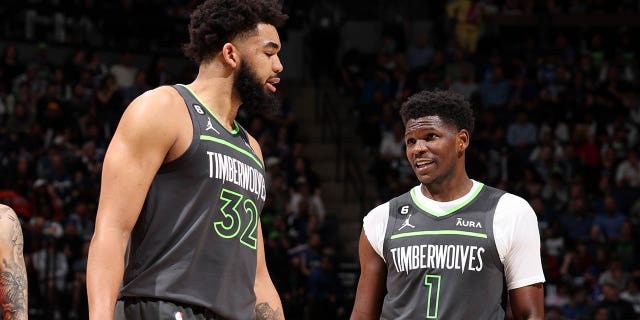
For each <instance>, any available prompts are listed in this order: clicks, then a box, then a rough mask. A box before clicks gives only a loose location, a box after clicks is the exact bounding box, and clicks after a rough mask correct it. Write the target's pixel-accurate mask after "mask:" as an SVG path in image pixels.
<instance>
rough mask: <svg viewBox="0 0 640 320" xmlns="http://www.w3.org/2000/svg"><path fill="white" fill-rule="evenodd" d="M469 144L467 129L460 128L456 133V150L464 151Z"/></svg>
mask: <svg viewBox="0 0 640 320" xmlns="http://www.w3.org/2000/svg"><path fill="white" fill-rule="evenodd" d="M468 146H469V131H467V130H466V129H462V130H460V131H458V134H456V150H457V151H458V152H464V150H466V149H467V147H468Z"/></svg>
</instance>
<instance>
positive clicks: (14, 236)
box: [0, 205, 28, 320]
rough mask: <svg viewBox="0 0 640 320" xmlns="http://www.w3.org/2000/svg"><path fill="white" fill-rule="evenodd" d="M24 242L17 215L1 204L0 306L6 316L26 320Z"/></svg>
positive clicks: (5, 317) (8, 319)
mask: <svg viewBox="0 0 640 320" xmlns="http://www.w3.org/2000/svg"><path fill="white" fill-rule="evenodd" d="M23 246H24V242H23V238H22V229H21V228H20V221H19V220H18V217H17V216H16V214H15V212H13V210H11V208H9V207H7V206H4V205H0V306H2V318H3V319H5V320H10V319H11V320H26V319H27V315H28V312H27V311H28V310H27V270H26V268H25V266H24V257H23V255H22V249H23Z"/></svg>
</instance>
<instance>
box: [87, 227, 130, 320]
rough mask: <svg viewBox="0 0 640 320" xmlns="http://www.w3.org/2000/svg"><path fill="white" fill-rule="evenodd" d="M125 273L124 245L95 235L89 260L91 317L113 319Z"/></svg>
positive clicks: (88, 288)
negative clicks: (115, 243)
mask: <svg viewBox="0 0 640 320" xmlns="http://www.w3.org/2000/svg"><path fill="white" fill-rule="evenodd" d="M123 273H124V250H123V249H122V247H121V246H119V245H114V242H109V241H106V239H101V238H99V237H95V236H94V239H93V240H92V241H91V247H90V249H89V257H88V261H87V296H88V299H89V318H90V319H92V320H95V319H109V320H111V319H113V316H114V309H115V304H116V299H117V296H118V290H119V288H120V284H121V283H122V275H123Z"/></svg>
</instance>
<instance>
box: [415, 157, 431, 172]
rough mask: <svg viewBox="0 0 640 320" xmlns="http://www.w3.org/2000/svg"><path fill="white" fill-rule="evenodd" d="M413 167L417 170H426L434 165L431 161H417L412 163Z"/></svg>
mask: <svg viewBox="0 0 640 320" xmlns="http://www.w3.org/2000/svg"><path fill="white" fill-rule="evenodd" d="M413 164H414V166H415V168H416V169H417V170H422V169H428V168H430V167H432V166H433V165H434V164H435V161H433V160H432V159H418V160H416V161H414V163H413Z"/></svg>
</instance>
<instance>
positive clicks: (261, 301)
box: [249, 136, 284, 320]
mask: <svg viewBox="0 0 640 320" xmlns="http://www.w3.org/2000/svg"><path fill="white" fill-rule="evenodd" d="M249 144H250V145H251V148H252V149H253V151H254V152H255V154H256V155H257V156H258V158H260V161H261V162H262V163H264V161H263V160H262V151H261V150H260V146H259V145H258V142H257V141H256V139H254V138H253V137H252V136H249ZM257 250H258V253H257V255H258V262H257V263H258V264H257V267H256V283H255V284H254V287H253V290H254V291H255V294H256V307H255V314H256V320H282V319H284V311H283V310H282V302H281V301H280V296H279V295H278V291H276V287H275V286H274V285H273V282H272V281H271V276H269V271H268V270H267V261H266V259H265V256H264V238H263V237H262V226H261V223H260V221H258V248H257Z"/></svg>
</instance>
